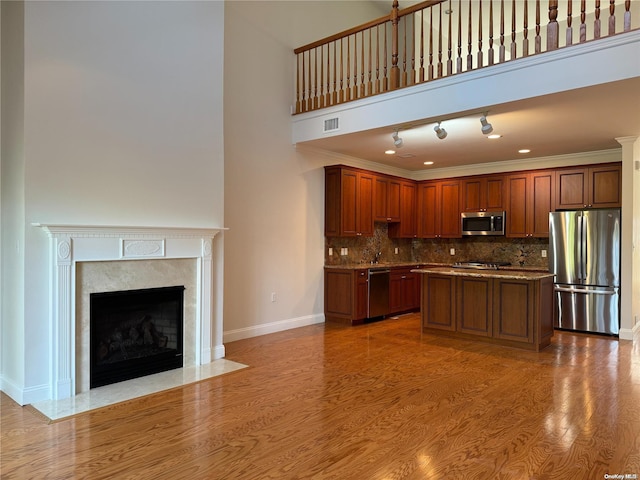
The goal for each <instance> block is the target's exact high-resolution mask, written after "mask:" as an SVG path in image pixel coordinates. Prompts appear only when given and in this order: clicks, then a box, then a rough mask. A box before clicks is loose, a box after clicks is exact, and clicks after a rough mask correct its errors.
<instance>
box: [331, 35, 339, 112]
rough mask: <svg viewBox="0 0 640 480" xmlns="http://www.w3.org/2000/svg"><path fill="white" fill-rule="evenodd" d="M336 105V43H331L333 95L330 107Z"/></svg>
mask: <svg viewBox="0 0 640 480" xmlns="http://www.w3.org/2000/svg"><path fill="white" fill-rule="evenodd" d="M337 104H338V42H336V41H334V42H333V93H332V95H331V105H337Z"/></svg>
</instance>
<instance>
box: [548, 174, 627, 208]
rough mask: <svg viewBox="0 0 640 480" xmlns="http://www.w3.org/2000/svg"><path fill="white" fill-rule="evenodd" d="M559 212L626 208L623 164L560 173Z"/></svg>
mask: <svg viewBox="0 0 640 480" xmlns="http://www.w3.org/2000/svg"><path fill="white" fill-rule="evenodd" d="M555 181H556V204H555V209H556V210H571V209H581V208H615V207H620V206H621V205H622V165H621V164H619V163H614V164H607V165H595V166H592V167H581V168H564V169H560V170H556V179H555Z"/></svg>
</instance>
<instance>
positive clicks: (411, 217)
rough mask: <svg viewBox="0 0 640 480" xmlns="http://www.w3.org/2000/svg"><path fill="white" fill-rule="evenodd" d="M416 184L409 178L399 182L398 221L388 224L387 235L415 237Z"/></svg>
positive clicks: (392, 236)
mask: <svg viewBox="0 0 640 480" xmlns="http://www.w3.org/2000/svg"><path fill="white" fill-rule="evenodd" d="M417 192H418V185H417V184H416V182H413V181H411V180H402V181H401V182H400V222H398V223H391V224H389V237H391V238H415V237H416V236H417V229H416V202H417Z"/></svg>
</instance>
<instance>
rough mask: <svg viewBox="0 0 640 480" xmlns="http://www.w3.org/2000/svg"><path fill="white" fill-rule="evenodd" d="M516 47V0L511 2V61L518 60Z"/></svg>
mask: <svg viewBox="0 0 640 480" xmlns="http://www.w3.org/2000/svg"><path fill="white" fill-rule="evenodd" d="M517 55H518V52H517V47H516V0H512V1H511V60H513V59H515V58H517Z"/></svg>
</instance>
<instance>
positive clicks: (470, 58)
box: [467, 0, 473, 71]
mask: <svg viewBox="0 0 640 480" xmlns="http://www.w3.org/2000/svg"><path fill="white" fill-rule="evenodd" d="M471 44H472V27H471V0H469V15H468V20H467V71H469V70H471V69H473V55H472V54H471V49H472V47H471Z"/></svg>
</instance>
